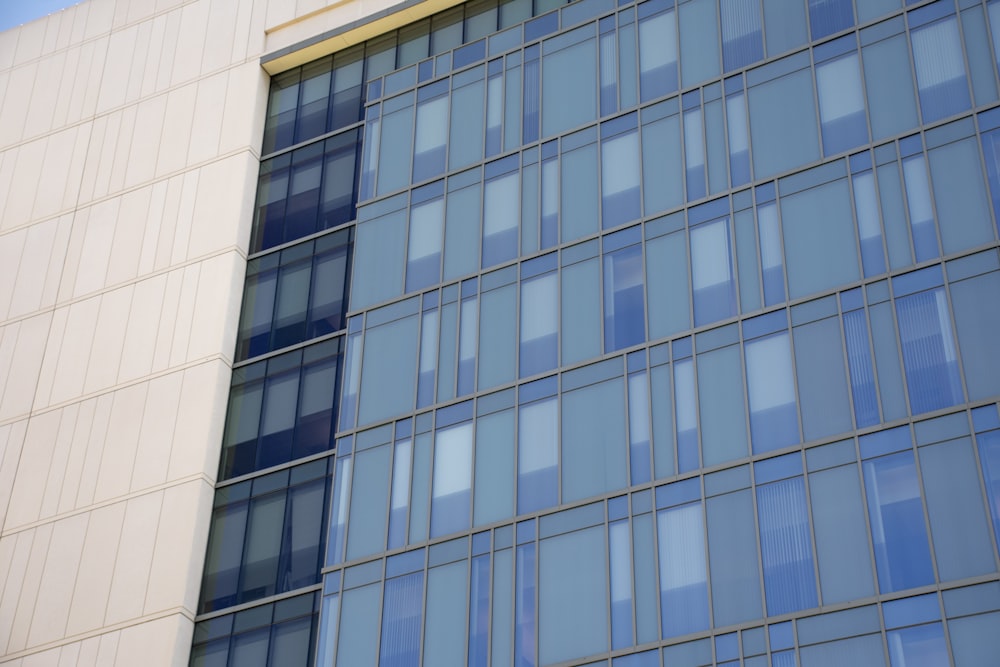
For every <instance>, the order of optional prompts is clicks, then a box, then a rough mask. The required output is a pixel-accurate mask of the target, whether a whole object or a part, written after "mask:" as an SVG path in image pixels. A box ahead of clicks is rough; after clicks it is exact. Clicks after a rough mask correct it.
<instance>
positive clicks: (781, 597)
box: [757, 476, 818, 616]
mask: <svg viewBox="0 0 1000 667" xmlns="http://www.w3.org/2000/svg"><path fill="white" fill-rule="evenodd" d="M757 516H758V521H759V523H760V551H761V560H762V563H763V566H764V594H765V596H766V599H767V613H768V615H769V616H777V615H780V614H787V613H789V612H793V611H798V610H800V609H808V608H810V607H815V606H816V605H817V604H818V601H817V598H816V575H815V572H814V570H813V557H812V542H811V540H810V533H809V516H808V512H807V510H806V492H805V484H804V483H803V480H802V477H801V476H798V477H793V478H791V479H787V480H783V481H780V482H774V483H771V484H763V485H761V486H758V487H757Z"/></svg>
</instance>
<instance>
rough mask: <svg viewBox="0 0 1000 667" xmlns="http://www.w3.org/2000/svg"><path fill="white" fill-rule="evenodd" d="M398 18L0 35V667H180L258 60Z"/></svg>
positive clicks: (79, 16) (42, 25)
mask: <svg viewBox="0 0 1000 667" xmlns="http://www.w3.org/2000/svg"><path fill="white" fill-rule="evenodd" d="M398 2H399V0H86V1H85V2H83V3H82V4H80V5H77V6H75V7H72V8H70V9H67V10H64V11H61V12H58V13H56V14H53V15H51V16H49V17H47V18H44V19H40V20H37V21H34V22H32V23H29V24H27V25H24V26H21V27H20V28H16V29H13V30H9V31H6V32H2V33H0V665H3V667H84V666H87V667H91V666H95V667H96V666H112V665H114V666H121V667H134V666H137V665H141V666H142V667H158V666H160V665H178V666H182V665H186V664H187V662H188V655H189V651H190V644H191V634H192V629H193V618H194V614H195V608H196V605H197V602H198V600H197V598H198V591H199V585H200V579H201V570H202V564H203V559H204V550H205V543H206V540H207V533H208V522H209V515H210V512H211V503H212V495H213V491H212V489H213V484H214V481H215V474H216V469H217V466H218V456H219V448H220V443H221V437H222V426H223V419H224V416H225V406H226V399H227V396H228V385H229V377H230V371H231V364H232V353H233V348H234V344H235V337H236V323H237V317H238V312H239V307H240V298H241V294H242V284H243V275H244V271H245V265H246V247H247V243H248V240H249V235H250V223H251V218H252V208H253V200H254V192H255V187H256V179H257V168H258V163H259V157H260V156H259V152H258V151H259V147H260V140H261V135H262V132H263V128H262V124H263V119H264V111H265V105H266V99H267V87H268V77H267V75H266V74H265V73H264V71H263V70H262V68H261V65H260V58H261V56H262V55H263V54H265V53H269V52H273V51H276V50H278V49H283V48H286V47H288V46H292V45H295V44H297V43H298V42H299V41H301V40H303V39H307V38H309V37H312V36H314V35H318V34H321V33H323V32H325V31H328V30H332V29H336V28H338V27H339V26H342V25H345V24H347V23H349V22H352V21H357V20H360V19H363V18H364V17H366V16H369V15H371V14H373V13H375V12H379V11H382V10H384V9H386V8H388V7H391V6H393V5H394V4H397V3H398ZM456 2H457V0H427V1H426V2H424V3H422V5H421V6H419V7H417V8H411V9H408V10H406V11H405V12H400V13H399V16H398V17H394V18H395V22H396V23H399V24H402V23H406V22H408V21H410V20H413V19H415V18H419V17H421V16H425V15H428V14H429V13H431V12H432V11H434V10H436V9H440V8H442V7H443V6H445V5H450V4H456ZM384 28H385V25H384V22H383V23H382V24H380V26H379V28H378V29H380V30H381V29H384ZM362 33H364V31H363V30H361V31H358V32H357V33H356V34H354V35H353V36H352V35H348V36H346V37H344V38H340V40H339V42H337V43H336V44H333V45H328V46H329V48H340V46H343V45H346V44H349V43H354V42H357V41H359V40H360V39H363V38H364V37H365V36H366V35H365V34H362ZM310 57H312V56H310Z"/></svg>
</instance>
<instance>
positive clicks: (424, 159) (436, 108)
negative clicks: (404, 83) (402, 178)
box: [413, 85, 448, 183]
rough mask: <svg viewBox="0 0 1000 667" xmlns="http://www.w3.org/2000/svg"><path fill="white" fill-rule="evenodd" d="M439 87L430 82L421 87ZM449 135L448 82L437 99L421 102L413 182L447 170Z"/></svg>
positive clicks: (414, 142)
mask: <svg viewBox="0 0 1000 667" xmlns="http://www.w3.org/2000/svg"><path fill="white" fill-rule="evenodd" d="M431 88H437V87H436V86H433V85H432V86H427V87H425V88H422V89H420V90H419V91H418V93H422V92H423V91H424V90H429V89H431ZM435 92H438V91H437V90H435ZM447 137H448V88H447V85H445V86H444V87H443V89H442V90H441V91H440V92H439V94H438V95H437V97H435V98H433V99H427V100H422V101H421V102H419V103H418V104H417V127H416V134H415V135H414V141H413V182H414V183H418V182H420V181H423V180H426V179H428V178H431V177H432V176H436V175H437V174H440V173H441V172H443V171H444V158H445V145H446V142H447Z"/></svg>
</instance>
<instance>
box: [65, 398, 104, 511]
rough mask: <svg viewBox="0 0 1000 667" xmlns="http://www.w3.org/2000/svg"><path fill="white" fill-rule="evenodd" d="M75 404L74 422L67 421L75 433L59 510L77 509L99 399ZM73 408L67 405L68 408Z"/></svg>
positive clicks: (71, 442) (68, 426)
mask: <svg viewBox="0 0 1000 667" xmlns="http://www.w3.org/2000/svg"><path fill="white" fill-rule="evenodd" d="M74 405H76V406H78V409H77V410H75V412H76V415H75V417H76V418H75V419H73V421H72V423H70V422H68V421H67V423H66V426H67V428H70V427H72V429H73V431H72V432H73V435H72V436H71V438H70V449H69V455H68V457H67V459H66V474H65V475H64V476H63V483H62V489H61V491H60V493H59V512H69V511H70V510H73V509H76V506H77V505H76V501H77V497H78V496H79V495H80V478H81V475H82V474H83V468H84V465H85V464H86V462H87V442H88V441H89V439H90V431H91V429H92V428H93V427H94V416H95V415H96V413H97V399H90V400H89V401H83V402H81V403H76V404H74ZM71 409H72V408H71V407H70V406H67V410H71ZM67 418H68V416H67Z"/></svg>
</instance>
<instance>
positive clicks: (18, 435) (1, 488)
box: [0, 419, 28, 582]
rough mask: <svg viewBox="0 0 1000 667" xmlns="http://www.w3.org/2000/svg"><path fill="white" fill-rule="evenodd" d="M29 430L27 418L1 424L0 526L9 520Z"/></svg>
mask: <svg viewBox="0 0 1000 667" xmlns="http://www.w3.org/2000/svg"><path fill="white" fill-rule="evenodd" d="M27 430H28V420H27V419H23V420H21V421H17V422H13V423H11V424H6V425H4V426H0V526H3V525H4V523H5V522H6V520H7V507H8V506H9V503H10V494H11V492H12V491H13V490H14V475H16V474H17V465H18V460H19V459H20V458H21V447H22V445H23V444H24V435H25V433H26V432H27ZM3 562H5V560H4V556H3V554H2V553H0V563H3ZM2 581H3V571H2V569H0V582H2Z"/></svg>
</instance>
